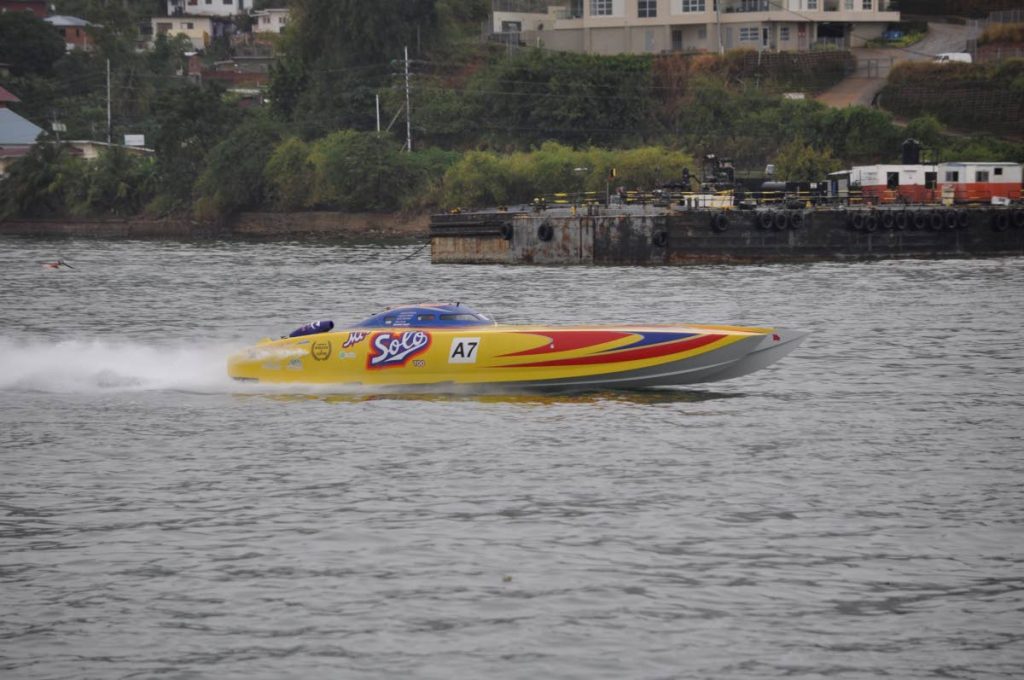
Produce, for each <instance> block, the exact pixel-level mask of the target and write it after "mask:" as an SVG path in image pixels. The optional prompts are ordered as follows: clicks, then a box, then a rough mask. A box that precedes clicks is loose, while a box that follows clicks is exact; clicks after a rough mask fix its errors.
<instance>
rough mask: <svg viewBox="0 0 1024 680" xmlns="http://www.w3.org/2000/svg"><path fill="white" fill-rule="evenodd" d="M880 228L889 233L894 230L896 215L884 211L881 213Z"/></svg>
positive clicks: (889, 211)
mask: <svg viewBox="0 0 1024 680" xmlns="http://www.w3.org/2000/svg"><path fill="white" fill-rule="evenodd" d="M882 226H883V227H884V228H885V229H887V230H889V231H892V230H893V229H895V228H896V213H894V212H893V211H892V210H886V211H884V212H883V213H882Z"/></svg>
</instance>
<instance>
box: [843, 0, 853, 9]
mask: <svg viewBox="0 0 1024 680" xmlns="http://www.w3.org/2000/svg"><path fill="white" fill-rule="evenodd" d="M843 9H853V0H844V2H843Z"/></svg>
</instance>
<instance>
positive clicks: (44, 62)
mask: <svg viewBox="0 0 1024 680" xmlns="http://www.w3.org/2000/svg"><path fill="white" fill-rule="evenodd" d="M62 56H64V41H63V40H61V37H60V35H59V34H58V33H57V31H56V30H55V29H54V28H53V26H51V25H50V24H48V23H46V22H45V21H43V20H42V19H39V18H37V17H36V16H35V15H34V14H30V13H28V12H3V13H0V63H5V64H8V68H10V71H11V75H14V76H25V75H49V74H50V73H52V72H53V65H54V63H56V61H57V60H58V59H60V58H61V57H62Z"/></svg>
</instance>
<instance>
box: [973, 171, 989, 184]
mask: <svg viewBox="0 0 1024 680" xmlns="http://www.w3.org/2000/svg"><path fill="white" fill-rule="evenodd" d="M975 181H976V182H987V181H988V170H978V173H977V174H976V175H975Z"/></svg>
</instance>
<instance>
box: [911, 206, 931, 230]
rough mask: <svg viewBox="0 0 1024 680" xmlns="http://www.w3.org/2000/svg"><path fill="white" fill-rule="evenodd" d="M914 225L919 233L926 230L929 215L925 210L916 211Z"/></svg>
mask: <svg viewBox="0 0 1024 680" xmlns="http://www.w3.org/2000/svg"><path fill="white" fill-rule="evenodd" d="M913 225H914V229H916V230H918V231H920V230H922V229H925V228H926V227H927V226H928V213H926V212H925V211H924V210H915V211H914V220H913Z"/></svg>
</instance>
